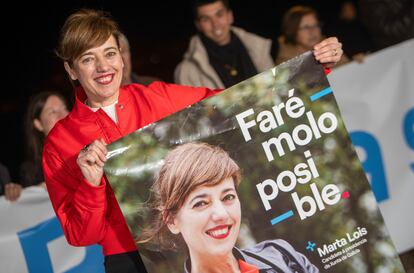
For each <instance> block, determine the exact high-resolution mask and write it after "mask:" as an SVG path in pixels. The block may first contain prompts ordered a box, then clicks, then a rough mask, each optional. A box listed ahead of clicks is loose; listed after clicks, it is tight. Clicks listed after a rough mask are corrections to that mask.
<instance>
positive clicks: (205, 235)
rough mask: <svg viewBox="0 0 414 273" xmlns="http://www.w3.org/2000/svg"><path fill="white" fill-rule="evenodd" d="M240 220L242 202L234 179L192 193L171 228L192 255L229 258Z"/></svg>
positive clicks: (202, 187) (201, 187) (171, 220)
mask: <svg viewBox="0 0 414 273" xmlns="http://www.w3.org/2000/svg"><path fill="white" fill-rule="evenodd" d="M240 220H241V209H240V201H239V199H238V195H237V192H236V189H235V185H234V181H233V178H231V177H230V178H226V179H224V180H223V181H222V182H220V183H219V184H217V185H215V186H208V187H207V186H199V187H198V188H196V189H195V190H194V191H192V192H191V193H190V194H189V195H188V196H187V198H186V199H185V201H184V204H183V206H182V207H181V208H180V210H179V211H178V213H177V214H176V215H175V216H174V217H173V219H170V221H169V222H170V223H169V224H168V228H169V229H170V231H171V232H172V233H174V234H179V233H181V235H182V236H183V238H184V241H185V242H186V244H187V246H188V249H189V251H190V253H191V254H192V255H198V256H200V255H201V256H203V257H208V256H225V255H228V254H230V253H231V252H232V249H233V247H234V245H235V243H236V240H237V237H238V235H239V230H240Z"/></svg>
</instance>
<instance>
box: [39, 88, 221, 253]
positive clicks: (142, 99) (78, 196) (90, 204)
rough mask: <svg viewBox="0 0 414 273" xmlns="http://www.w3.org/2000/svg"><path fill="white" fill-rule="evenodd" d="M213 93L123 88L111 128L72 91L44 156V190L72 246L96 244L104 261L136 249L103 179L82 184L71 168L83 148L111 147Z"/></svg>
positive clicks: (104, 117) (107, 119) (83, 97)
mask: <svg viewBox="0 0 414 273" xmlns="http://www.w3.org/2000/svg"><path fill="white" fill-rule="evenodd" d="M217 92H219V90H209V89H207V88H193V87H185V86H178V85H173V84H166V83H162V82H154V83H153V84H151V85H150V86H148V87H145V86H142V85H138V84H131V85H128V86H124V87H122V88H121V89H120V93H119V98H118V104H117V105H116V113H117V116H118V121H119V122H118V124H116V123H115V122H114V121H113V120H112V119H111V118H110V117H109V116H108V115H107V114H106V113H105V112H104V111H103V110H102V109H100V110H98V111H97V112H93V111H92V110H90V109H89V108H88V107H87V106H86V105H85V104H83V102H84V101H85V100H86V95H85V92H84V90H83V89H82V88H79V89H78V90H77V91H76V101H75V105H74V107H73V110H72V111H71V112H70V113H69V115H68V116H67V117H66V118H64V119H63V120H61V121H59V122H58V123H57V124H56V125H55V127H54V128H53V130H52V131H51V132H50V133H49V135H48V137H47V139H46V142H45V146H44V151H43V169H44V175H45V180H46V185H47V190H48V192H49V196H50V200H51V201H52V205H53V208H54V210H55V212H56V215H57V217H58V218H59V221H60V223H61V225H62V227H63V232H64V234H65V236H66V239H67V241H68V242H69V243H70V244H71V245H74V246H86V245H91V244H96V243H98V244H101V245H102V247H103V252H104V255H105V256H106V255H112V254H118V253H123V252H128V251H133V250H136V245H135V243H134V240H133V238H132V236H131V233H130V231H129V229H128V226H127V224H126V222H125V219H124V217H123V215H122V213H121V210H120V208H119V205H118V203H117V201H116V199H115V195H114V193H113V191H112V189H111V186H110V184H109V183H108V181H107V179H106V177H105V176H104V177H103V178H102V181H101V184H100V186H97V187H95V186H92V185H91V184H89V183H88V182H86V181H85V180H84V178H83V175H82V173H81V171H80V169H79V167H78V165H77V164H76V158H77V156H78V154H79V151H80V150H81V149H82V147H84V146H85V145H86V144H89V143H91V142H92V141H94V140H96V139H99V138H103V139H104V140H105V142H106V143H111V142H113V141H115V140H117V139H119V138H121V137H122V136H125V135H127V134H129V133H132V132H134V131H135V130H137V129H139V128H141V127H143V126H145V125H147V124H150V123H152V122H154V121H157V120H159V119H162V118H164V117H165V116H167V115H170V114H172V113H174V112H177V111H179V110H181V109H183V108H185V107H186V106H188V105H191V104H193V103H195V102H197V101H200V100H202V99H204V98H206V97H208V96H210V95H213V94H215V93H217Z"/></svg>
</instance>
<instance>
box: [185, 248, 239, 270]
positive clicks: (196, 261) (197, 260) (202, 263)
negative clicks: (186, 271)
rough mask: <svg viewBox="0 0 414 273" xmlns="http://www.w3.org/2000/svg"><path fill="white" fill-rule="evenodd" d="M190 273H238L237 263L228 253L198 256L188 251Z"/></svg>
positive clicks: (231, 254)
mask: <svg viewBox="0 0 414 273" xmlns="http://www.w3.org/2000/svg"><path fill="white" fill-rule="evenodd" d="M190 259H191V273H240V268H239V263H238V261H237V259H236V258H235V257H234V256H233V253H231V252H230V253H229V254H228V255H227V256H208V257H207V256H205V255H202V256H198V255H193V254H191V253H190Z"/></svg>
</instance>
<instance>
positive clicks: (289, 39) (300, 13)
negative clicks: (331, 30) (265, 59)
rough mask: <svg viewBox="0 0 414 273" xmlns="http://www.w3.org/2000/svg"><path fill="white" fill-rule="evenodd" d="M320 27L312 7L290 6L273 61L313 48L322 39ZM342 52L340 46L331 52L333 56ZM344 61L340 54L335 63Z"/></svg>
mask: <svg viewBox="0 0 414 273" xmlns="http://www.w3.org/2000/svg"><path fill="white" fill-rule="evenodd" d="M321 27H322V26H321V22H320V21H319V19H318V13H317V12H316V10H314V9H313V8H311V7H306V6H294V7H292V8H290V9H289V10H288V11H287V12H286V13H285V15H284V16H283V21H282V36H280V37H279V38H278V43H279V49H278V53H277V55H276V60H275V63H276V64H280V63H283V62H285V61H287V60H289V59H291V58H293V57H295V56H297V55H300V54H302V53H304V52H306V51H308V50H313V49H314V47H315V45H317V44H318V43H320V42H321V41H322V40H323V39H324V37H323V35H322V31H321ZM329 39H336V38H329ZM342 53H343V51H342V49H341V48H339V49H337V50H333V52H332V54H333V55H334V56H337V55H340V54H342ZM346 62H348V58H347V57H346V56H345V55H342V57H341V58H340V59H339V61H338V62H337V64H338V65H340V64H343V63H346Z"/></svg>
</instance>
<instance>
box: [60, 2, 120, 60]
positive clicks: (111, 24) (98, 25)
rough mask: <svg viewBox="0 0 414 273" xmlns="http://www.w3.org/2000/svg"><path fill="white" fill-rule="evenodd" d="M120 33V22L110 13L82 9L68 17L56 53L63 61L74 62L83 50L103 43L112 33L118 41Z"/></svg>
mask: <svg viewBox="0 0 414 273" xmlns="http://www.w3.org/2000/svg"><path fill="white" fill-rule="evenodd" d="M118 33H119V28H118V24H117V23H116V22H115V21H114V20H113V19H112V17H111V16H110V15H109V13H106V12H104V11H100V10H92V9H81V10H79V11H77V12H75V13H73V14H71V15H70V16H69V17H68V18H67V19H66V21H65V24H64V25H63V27H62V30H61V33H60V39H59V45H58V48H57V50H56V54H57V55H58V56H59V57H60V58H61V59H62V60H63V61H66V62H68V63H69V64H72V63H73V61H74V60H76V59H77V58H78V57H79V56H80V55H81V54H82V53H83V52H85V51H86V50H88V49H90V48H93V47H97V46H100V45H102V44H103V43H105V42H106V40H108V39H109V37H110V36H111V35H114V37H115V39H116V41H117V43H118ZM118 46H119V43H118Z"/></svg>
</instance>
